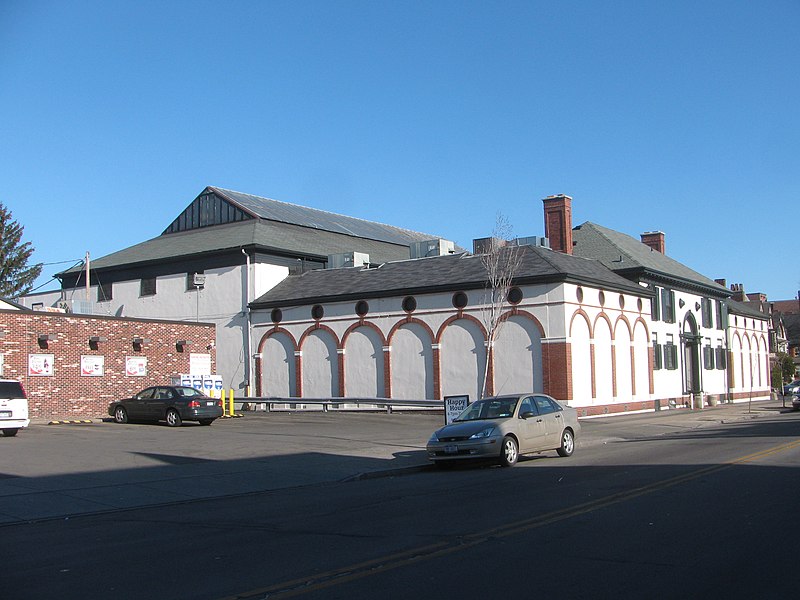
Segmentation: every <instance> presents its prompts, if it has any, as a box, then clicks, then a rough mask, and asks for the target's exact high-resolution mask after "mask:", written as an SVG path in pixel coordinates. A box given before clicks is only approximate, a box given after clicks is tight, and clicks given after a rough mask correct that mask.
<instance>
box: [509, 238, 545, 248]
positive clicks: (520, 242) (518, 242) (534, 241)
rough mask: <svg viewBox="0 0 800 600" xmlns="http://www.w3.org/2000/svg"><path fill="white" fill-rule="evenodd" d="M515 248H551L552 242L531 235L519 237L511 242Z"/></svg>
mask: <svg viewBox="0 0 800 600" xmlns="http://www.w3.org/2000/svg"><path fill="white" fill-rule="evenodd" d="M511 243H512V244H513V245H515V246H538V247H539V248H550V240H548V239H547V238H546V237H540V236H538V235H529V236H527V237H519V238H515V239H513V240H511Z"/></svg>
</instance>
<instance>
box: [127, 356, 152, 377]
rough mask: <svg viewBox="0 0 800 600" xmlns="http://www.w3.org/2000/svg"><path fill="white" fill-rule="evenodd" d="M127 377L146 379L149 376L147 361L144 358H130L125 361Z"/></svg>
mask: <svg viewBox="0 0 800 600" xmlns="http://www.w3.org/2000/svg"><path fill="white" fill-rule="evenodd" d="M125 375H127V376H128V377H145V376H146V375H147V359H146V358H145V357H143V356H128V357H127V358H126V359H125Z"/></svg>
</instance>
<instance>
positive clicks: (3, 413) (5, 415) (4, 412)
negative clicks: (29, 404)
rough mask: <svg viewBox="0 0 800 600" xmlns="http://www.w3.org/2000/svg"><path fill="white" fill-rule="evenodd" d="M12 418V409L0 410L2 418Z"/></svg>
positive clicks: (0, 417)
mask: <svg viewBox="0 0 800 600" xmlns="http://www.w3.org/2000/svg"><path fill="white" fill-rule="evenodd" d="M10 418H11V411H10V410H0V419H10Z"/></svg>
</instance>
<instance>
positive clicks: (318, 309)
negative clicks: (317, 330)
mask: <svg viewBox="0 0 800 600" xmlns="http://www.w3.org/2000/svg"><path fill="white" fill-rule="evenodd" d="M324 316H325V309H324V308H322V305H321V304H315V305H314V306H313V307H311V317H312V318H313V319H316V320H317V321H319V320H320V319H321V318H322V317H324Z"/></svg>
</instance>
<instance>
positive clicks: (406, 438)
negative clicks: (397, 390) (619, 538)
mask: <svg viewBox="0 0 800 600" xmlns="http://www.w3.org/2000/svg"><path fill="white" fill-rule="evenodd" d="M790 410H791V407H789V408H786V409H784V408H782V403H781V399H780V398H779V399H778V400H777V401H766V402H758V403H755V402H754V403H752V405H750V404H748V403H746V402H745V403H739V404H726V405H721V406H717V407H713V408H705V409H702V410H690V409H673V410H665V411H660V412H656V413H642V414H635V415H620V416H613V417H605V418H599V419H585V420H582V421H581V424H582V433H581V437H580V438H579V449H580V448H581V447H591V446H594V445H598V444H603V443H608V442H611V441H617V440H624V439H636V438H639V437H654V436H658V435H666V434H669V433H675V431H676V430H680V429H684V430H691V429H698V428H702V427H711V426H715V425H719V424H724V423H731V422H736V421H743V420H748V419H757V418H768V417H776V416H778V415H779V414H780V413H781V412H784V411H787V412H788V411H790ZM232 422H235V423H232ZM440 425H441V415H437V414H431V413H429V414H428V415H413V416H410V415H407V416H397V415H385V414H377V415H376V414H374V413H371V414H354V413H347V414H331V413H327V414H326V415H324V416H321V415H320V413H317V414H315V415H313V416H310V415H302V414H298V413H289V414H286V413H283V414H279V413H252V414H250V413H248V414H247V415H246V416H245V418H243V419H231V420H228V421H227V423H226V422H221V423H219V424H215V425H214V426H213V427H211V428H202V429H201V428H199V427H198V428H196V429H192V428H191V427H185V428H182V430H172V429H168V428H163V427H158V426H146V425H145V426H136V425H134V426H117V425H115V424H113V423H103V422H100V423H95V424H91V425H57V426H49V427H48V426H46V425H37V426H36V428H37V429H36V430H35V431H33V430H32V431H30V432H28V431H25V432H21V433H20V436H18V437H17V438H13V439H11V438H6V439H5V440H3V444H2V448H0V451H2V452H3V455H4V463H5V462H6V461H12V460H14V459H15V458H16V459H17V464H16V465H15V466H16V469H12V468H11V467H10V465H9V464H4V466H3V467H2V469H3V471H5V472H0V527H2V526H3V525H11V524H14V523H23V522H28V521H38V520H45V519H57V518H69V517H70V516H76V515H88V514H99V513H105V512H114V511H117V510H124V509H130V508H138V507H145V506H158V505H169V504H177V503H181V502H187V501H193V500H200V499H209V498H220V497H225V496H230V495H241V494H250V493H258V492H266V491H273V490H279V489H285V488H290V487H299V486H309V485H316V484H324V483H331V482H337V481H348V480H355V479H365V478H371V477H387V476H394V475H398V474H401V473H404V472H413V471H419V470H423V469H428V468H429V467H430V464H429V462H428V460H427V458H426V454H425V442H426V441H427V439H428V437H429V435H430V434H431V433H432V431H433V430H434V429H435V428H436V427H438V426H440ZM80 427H90V428H95V429H93V430H90V431H80V430H79V429H77V430H76V429H75V428H80ZM200 435H202V436H203V437H200ZM29 436H30V440H26V441H29V443H27V444H26V445H25V446H22V445H19V446H17V445H11V444H16V443H17V442H22V441H23V440H24V439H25V438H27V437H29ZM8 442H11V444H9V443H8ZM159 443H161V444H165V448H160V447H159V446H158V444H159ZM100 444H105V445H106V446H105V447H108V448H110V449H111V450H105V451H104V450H103V448H104V447H103V446H100ZM192 444H197V445H201V446H202V450H203V452H198V451H197V448H195V447H193V446H192ZM215 444H216V445H217V447H216V448H214V447H213V446H214V445H215ZM31 448H34V449H36V448H39V449H41V451H40V452H31V451H30V449H31ZM44 448H47V449H48V450H47V451H45V450H44ZM143 449H144V450H143ZM148 449H150V450H151V451H146V450H148ZM223 450H224V452H223ZM98 451H99V452H101V453H103V452H104V456H102V457H97V458H96V459H95V460H94V461H93V460H92V458H91V454H92V453H95V454H96V453H97V452H98ZM47 452H50V453H51V454H52V456H49V457H48V456H44V455H45V454H46V453H47ZM87 455H90V456H89V457H88V458H87ZM47 460H50V461H52V467H53V468H49V467H50V465H48V464H46V463H44V462H43V461H47ZM87 461H88V462H90V463H91V467H87V466H86V463H87ZM95 462H96V463H97V464H95Z"/></svg>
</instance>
